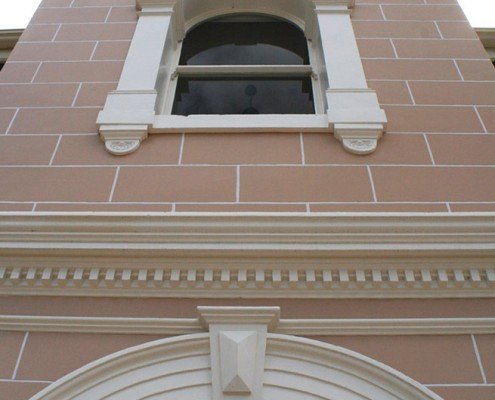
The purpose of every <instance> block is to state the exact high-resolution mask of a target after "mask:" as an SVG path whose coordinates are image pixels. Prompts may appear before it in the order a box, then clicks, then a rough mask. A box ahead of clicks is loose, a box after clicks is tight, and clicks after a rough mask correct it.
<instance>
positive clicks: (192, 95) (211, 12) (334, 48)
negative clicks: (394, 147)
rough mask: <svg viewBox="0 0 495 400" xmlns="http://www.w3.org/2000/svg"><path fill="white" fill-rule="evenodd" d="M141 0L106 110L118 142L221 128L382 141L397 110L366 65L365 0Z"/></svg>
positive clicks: (104, 124) (112, 146) (348, 144)
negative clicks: (357, 31)
mask: <svg viewBox="0 0 495 400" xmlns="http://www.w3.org/2000/svg"><path fill="white" fill-rule="evenodd" d="M136 5H137V8H138V10H139V20H138V24H137V27H136V31H135V33H134V37H133V39H132V43H131V46H130V49H129V53H128V55H127V58H126V61H125V64H124V69H123V71H122V75H121V77H120V80H119V84H118V86H117V90H115V91H112V92H110V93H109V94H108V96H107V101H106V103H105V107H104V109H103V110H102V111H101V112H100V114H99V116H98V120H97V124H98V127H99V132H100V136H101V138H102V139H103V140H104V141H105V146H106V149H107V150H108V151H109V152H110V153H112V154H116V155H124V154H129V153H132V152H133V151H135V150H137V149H138V148H139V146H140V143H141V141H143V140H144V139H146V138H147V136H148V134H149V133H176V132H211V131H214V132H221V131H225V132H231V133H236V132H246V131H249V132H308V131H309V132H314V131H319V132H322V131H323V132H333V134H334V135H335V137H336V138H337V139H338V140H340V141H341V142H342V143H343V145H344V148H345V149H346V150H347V151H349V152H351V153H356V154H368V153H371V152H373V151H374V150H375V149H376V146H377V143H378V139H380V137H381V136H382V134H383V132H384V130H385V124H386V122H387V119H386V116H385V112H384V111H383V110H382V109H381V108H380V105H379V103H378V98H377V96H376V93H375V92H374V91H373V90H371V89H369V88H368V85H367V82H366V77H365V75H364V70H363V66H362V64H361V58H360V56H359V51H358V47H357V43H356V39H355V36H354V31H353V28H352V23H351V18H350V13H351V10H352V8H353V7H354V0H284V1H280V0H208V1H205V0H136ZM261 16H263V17H261ZM186 32H187V33H188V35H186ZM306 52H307V53H306Z"/></svg>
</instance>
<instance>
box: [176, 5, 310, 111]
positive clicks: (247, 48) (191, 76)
mask: <svg viewBox="0 0 495 400" xmlns="http://www.w3.org/2000/svg"><path fill="white" fill-rule="evenodd" d="M310 64H311V63H310V55H309V51H308V42H307V40H306V37H305V36H304V33H303V32H302V31H301V30H300V29H299V28H298V27H296V26H295V25H293V24H291V23H289V22H286V21H284V20H281V19H277V18H273V17H269V16H262V15H259V14H231V15H227V16H222V17H219V18H215V19H212V20H209V21H206V22H204V23H202V24H200V25H199V26H196V27H195V28H193V29H192V30H191V31H190V32H188V34H187V35H186V37H185V39H184V41H183V44H182V49H181V55H180V60H179V66H178V67H177V78H178V79H177V82H176V90H175V97H174V102H173V108H172V114H175V115H184V116H188V115H192V114H203V115H205V114H220V115H225V114H314V112H315V107H314V100H313V84H314V83H313V81H312V78H311V67H310Z"/></svg>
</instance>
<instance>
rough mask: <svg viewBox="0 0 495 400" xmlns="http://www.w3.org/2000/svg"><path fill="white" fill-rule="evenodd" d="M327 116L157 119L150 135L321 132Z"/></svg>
mask: <svg viewBox="0 0 495 400" xmlns="http://www.w3.org/2000/svg"><path fill="white" fill-rule="evenodd" d="M329 130H330V128H329V123H328V116H327V115H326V114H263V115H190V116H187V117H185V116H180V115H157V116H155V120H154V123H153V126H152V128H151V130H150V132H151V133H167V132H232V133H235V132H303V131H304V132H315V131H316V132H322V131H329Z"/></svg>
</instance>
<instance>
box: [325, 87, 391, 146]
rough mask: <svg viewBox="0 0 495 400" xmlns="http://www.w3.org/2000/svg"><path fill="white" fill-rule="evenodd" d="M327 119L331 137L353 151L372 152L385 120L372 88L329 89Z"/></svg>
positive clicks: (383, 127)
mask: <svg viewBox="0 0 495 400" xmlns="http://www.w3.org/2000/svg"><path fill="white" fill-rule="evenodd" d="M327 101H328V104H329V109H328V119H329V122H330V124H333V127H334V129H333V132H334V136H335V137H336V138H337V139H338V140H340V141H341V142H342V144H343V146H344V148H345V149H346V150H347V151H348V152H350V153H353V154H361V155H365V154H370V153H373V152H374V151H375V150H376V148H377V145H378V140H379V139H380V138H381V137H382V136H383V133H384V132H385V127H386V123H387V117H386V116H385V111H383V110H382V109H381V108H380V106H379V104H378V98H377V96H376V93H375V91H374V90H371V89H328V90H327Z"/></svg>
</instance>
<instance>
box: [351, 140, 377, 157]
mask: <svg viewBox="0 0 495 400" xmlns="http://www.w3.org/2000/svg"><path fill="white" fill-rule="evenodd" d="M342 144H343V146H344V149H346V150H347V151H348V152H349V153H352V154H362V155H366V154H371V153H373V152H374V151H375V150H376V147H377V146H378V139H344V140H342Z"/></svg>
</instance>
